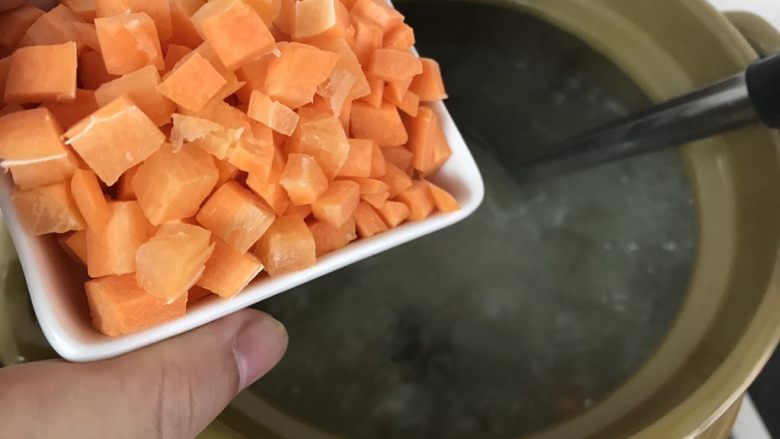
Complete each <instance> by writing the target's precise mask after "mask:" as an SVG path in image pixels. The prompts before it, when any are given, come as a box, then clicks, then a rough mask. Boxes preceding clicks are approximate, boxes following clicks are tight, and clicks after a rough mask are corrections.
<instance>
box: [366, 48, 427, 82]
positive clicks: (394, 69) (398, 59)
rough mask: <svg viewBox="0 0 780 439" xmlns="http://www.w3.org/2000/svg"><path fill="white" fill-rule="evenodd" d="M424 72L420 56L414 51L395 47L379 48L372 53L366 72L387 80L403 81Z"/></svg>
mask: <svg viewBox="0 0 780 439" xmlns="http://www.w3.org/2000/svg"><path fill="white" fill-rule="evenodd" d="M422 72H423V67H422V63H421V62H420V58H417V56H415V55H414V54H413V53H411V52H406V51H401V50H395V49H377V50H375V51H374V53H372V54H371V60H370V61H369V64H368V71H367V72H366V73H368V74H369V75H371V76H373V77H375V78H379V79H384V80H385V81H403V80H406V79H409V78H413V77H415V76H417V75H419V74H420V73H422Z"/></svg>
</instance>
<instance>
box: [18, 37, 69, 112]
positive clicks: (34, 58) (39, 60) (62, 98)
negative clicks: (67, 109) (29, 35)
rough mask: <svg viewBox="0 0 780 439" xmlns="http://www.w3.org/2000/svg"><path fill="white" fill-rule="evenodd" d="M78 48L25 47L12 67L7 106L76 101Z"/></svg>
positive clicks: (54, 46)
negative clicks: (10, 104)
mask: <svg viewBox="0 0 780 439" xmlns="http://www.w3.org/2000/svg"><path fill="white" fill-rule="evenodd" d="M76 64H77V58H76V44H75V43H73V42H70V43H65V44H58V45H52V46H31V47H22V48H20V49H18V50H17V51H16V52H14V54H13V56H12V57H11V65H10V66H9V67H8V78H7V79H6V85H5V102H10V103H33V102H34V103H37V102H46V101H56V102H68V101H73V100H74V99H76Z"/></svg>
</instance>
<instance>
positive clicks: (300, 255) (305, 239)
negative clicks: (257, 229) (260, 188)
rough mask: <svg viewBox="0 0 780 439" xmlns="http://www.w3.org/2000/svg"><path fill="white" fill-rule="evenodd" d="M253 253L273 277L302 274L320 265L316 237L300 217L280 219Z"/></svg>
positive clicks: (292, 216) (282, 217) (283, 217)
mask: <svg viewBox="0 0 780 439" xmlns="http://www.w3.org/2000/svg"><path fill="white" fill-rule="evenodd" d="M254 253H255V255H257V257H259V258H260V261H262V263H263V265H264V266H265V269H266V271H268V274H270V275H271V276H280V275H282V274H286V273H290V272H293V271H298V270H303V269H304V268H309V267H311V266H313V265H314V264H315V263H316V262H317V256H316V254H317V253H316V249H315V243H314V237H313V236H312V234H311V231H309V228H308V227H307V226H306V222H304V221H303V219H302V218H301V217H300V216H298V215H290V216H280V217H279V218H277V219H276V221H274V223H273V224H272V225H271V227H270V228H269V229H268V232H266V234H265V235H263V237H262V238H260V242H259V243H258V244H257V247H256V248H255V250H254Z"/></svg>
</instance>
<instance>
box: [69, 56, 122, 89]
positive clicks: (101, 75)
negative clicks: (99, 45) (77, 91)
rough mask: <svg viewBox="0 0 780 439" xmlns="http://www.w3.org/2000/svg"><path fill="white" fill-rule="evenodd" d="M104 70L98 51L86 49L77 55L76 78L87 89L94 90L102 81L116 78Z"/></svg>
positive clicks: (104, 65) (104, 66) (103, 63)
mask: <svg viewBox="0 0 780 439" xmlns="http://www.w3.org/2000/svg"><path fill="white" fill-rule="evenodd" d="M116 78H117V76H116V75H112V74H110V73H108V71H106V64H105V62H104V61H103V55H101V54H100V53H99V52H95V51H92V50H86V51H84V53H82V54H81V55H80V56H79V67H78V79H79V84H81V86H82V87H83V88H86V89H88V90H95V89H97V88H98V87H100V86H101V85H102V84H103V83H105V82H108V81H112V80H114V79H116Z"/></svg>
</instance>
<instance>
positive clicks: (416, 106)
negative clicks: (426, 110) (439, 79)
mask: <svg viewBox="0 0 780 439" xmlns="http://www.w3.org/2000/svg"><path fill="white" fill-rule="evenodd" d="M396 105H397V106H398V109H399V110H401V111H403V112H404V113H406V114H407V115H409V116H411V117H417V114H418V112H419V110H420V97H419V96H417V94H416V93H414V92H411V91H407V92H406V94H404V97H403V100H401V102H399V103H398V104H396Z"/></svg>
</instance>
